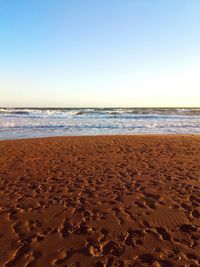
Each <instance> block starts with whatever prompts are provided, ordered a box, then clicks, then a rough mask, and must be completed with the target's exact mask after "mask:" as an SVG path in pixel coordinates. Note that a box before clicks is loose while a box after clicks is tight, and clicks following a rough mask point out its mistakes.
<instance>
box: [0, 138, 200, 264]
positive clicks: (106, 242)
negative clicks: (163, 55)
mask: <svg viewBox="0 0 200 267" xmlns="http://www.w3.org/2000/svg"><path fill="white" fill-rule="evenodd" d="M199 180H200V136H198V135H196V136H195V135H185V136H181V135H180V136H172V135H171V136H170V135H165V136H164V135H163V136H161V135H160V136H159V135H152V136H151V135H149V136H148V135H147V136H97V137H57V138H41V139H28V140H14V141H0V266H6V267H13V266H17V267H22V266H26V267H34V266H41V267H48V266H58V267H59V266H69V267H70V266H71V267H72V266H73V267H75V266H76V267H79V266H81V267H87V266H96V267H101V266H102V267H103V266H107V267H109V266H120V267H123V266H164V267H170V266H190V267H194V266H200V259H199V258H198V257H199V255H200V241H199V238H200V229H199V226H200V190H199V188H200V181H199Z"/></svg>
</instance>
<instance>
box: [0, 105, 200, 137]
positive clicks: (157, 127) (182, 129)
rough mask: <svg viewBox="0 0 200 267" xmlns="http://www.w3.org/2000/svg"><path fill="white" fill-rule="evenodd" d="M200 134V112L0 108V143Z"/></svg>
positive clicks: (178, 109) (189, 110)
mask: <svg viewBox="0 0 200 267" xmlns="http://www.w3.org/2000/svg"><path fill="white" fill-rule="evenodd" d="M168 133H169V134H199V133H200V108H0V139H1V140H5V139H19V138H32V137H48V136H69V135H105V134H168Z"/></svg>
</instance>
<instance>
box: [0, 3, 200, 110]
mask: <svg viewBox="0 0 200 267" xmlns="http://www.w3.org/2000/svg"><path fill="white" fill-rule="evenodd" d="M0 106H1V107H112V106H113V107H181V106H182V107H200V1H199V0H167V1H163V0H95V1H94V0H84V1H83V0H28V1H27V0H17V1H16V0H0Z"/></svg>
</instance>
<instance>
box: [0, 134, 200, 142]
mask: <svg viewBox="0 0 200 267" xmlns="http://www.w3.org/2000/svg"><path fill="white" fill-rule="evenodd" d="M107 136H108V137H118V136H125V137H127V136H133V137H134V136H140V137H147V136H149V137H151V136H152V137H155V136H157V137H158V136H160V137H161V136H165V137H183V136H185V137H190V136H196V137H198V136H199V137H200V133H148V134H144V133H133V134H132V133H130V134H123V133H122V134H92V135H55V136H40V137H26V138H24V137H22V138H16V139H0V142H2V141H18V140H24V141H25V140H35V139H36V140H38V139H51V138H52V139H55V138H79V137H80V138H85V137H86V138H88V137H91V138H93V137H98V138H101V137H107Z"/></svg>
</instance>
